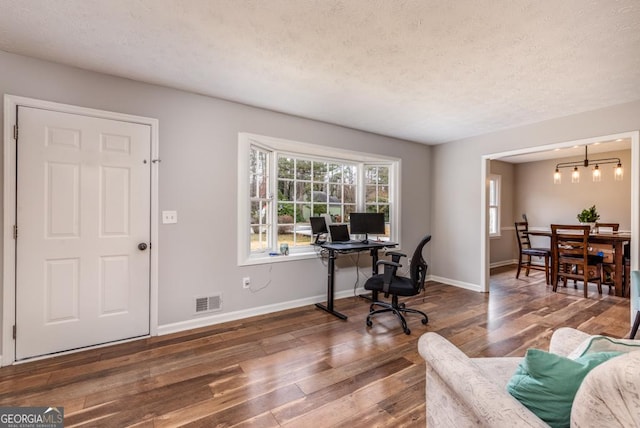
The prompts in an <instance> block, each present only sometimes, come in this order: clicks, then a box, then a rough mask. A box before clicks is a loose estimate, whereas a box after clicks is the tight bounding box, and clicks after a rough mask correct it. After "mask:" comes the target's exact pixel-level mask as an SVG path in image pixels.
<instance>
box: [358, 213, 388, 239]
mask: <svg viewBox="0 0 640 428" xmlns="http://www.w3.org/2000/svg"><path fill="white" fill-rule="evenodd" d="M349 228H350V229H351V233H353V234H354V235H365V238H364V240H365V241H367V240H368V235H369V234H373V235H376V234H377V235H384V234H385V232H386V230H385V224H384V213H351V215H350V216H349Z"/></svg>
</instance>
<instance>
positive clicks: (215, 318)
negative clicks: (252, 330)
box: [158, 288, 367, 336]
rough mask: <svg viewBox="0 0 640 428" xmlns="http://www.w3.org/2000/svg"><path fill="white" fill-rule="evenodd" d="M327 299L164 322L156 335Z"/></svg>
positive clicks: (348, 294)
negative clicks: (169, 322)
mask: <svg viewBox="0 0 640 428" xmlns="http://www.w3.org/2000/svg"><path fill="white" fill-rule="evenodd" d="M360 293H367V291H366V290H365V289H364V288H357V289H356V290H355V294H356V295H358V294H360ZM353 295H354V291H353V289H351V290H344V291H338V292H336V293H335V297H334V298H335V299H343V298H345V297H353ZM326 301H327V295H326V294H322V295H319V296H313V297H307V298H304V299H298V300H290V301H288V302H282V303H274V304H272V305H265V306H258V307H256V308H250V309H243V310H240V311H234V312H227V313H222V314H216V315H210V316H206V317H198V318H194V319H191V320H186V321H180V322H176V323H171V324H165V325H161V326H158V335H159V336H162V335H164V334H170V333H178V332H181V331H185V330H190V329H194V328H200V327H208V326H211V325H215V324H220V323H223V322H228V321H236V320H239V319H244V318H249V317H254V316H257V315H265V314H270V313H273V312H278V311H284V310H287V309H294V308H299V307H302V306H307V305H312V304H314V303H322V302H326Z"/></svg>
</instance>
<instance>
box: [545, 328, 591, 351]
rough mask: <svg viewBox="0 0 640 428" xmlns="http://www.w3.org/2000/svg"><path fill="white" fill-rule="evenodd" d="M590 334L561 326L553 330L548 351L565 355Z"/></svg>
mask: <svg viewBox="0 0 640 428" xmlns="http://www.w3.org/2000/svg"><path fill="white" fill-rule="evenodd" d="M590 337H591V335H590V334H587V333H585V332H582V331H580V330H576V329H575V328H571V327H561V328H559V329H557V330H555V331H554V332H553V335H552V336H551V343H549V352H552V353H554V354H556V355H561V356H563V357H566V356H567V355H569V354H570V353H572V352H573V351H574V350H575V349H576V348H577V347H578V346H579V345H580V344H581V343H582V342H584V341H585V340H587V339H588V338H590Z"/></svg>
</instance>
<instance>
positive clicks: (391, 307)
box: [366, 301, 429, 335]
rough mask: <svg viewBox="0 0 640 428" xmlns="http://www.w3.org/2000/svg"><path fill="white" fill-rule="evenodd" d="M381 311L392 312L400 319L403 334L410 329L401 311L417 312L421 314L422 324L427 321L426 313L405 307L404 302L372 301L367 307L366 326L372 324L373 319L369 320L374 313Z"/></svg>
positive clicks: (406, 312) (409, 331)
mask: <svg viewBox="0 0 640 428" xmlns="http://www.w3.org/2000/svg"><path fill="white" fill-rule="evenodd" d="M376 306H378V307H379V309H376ZM383 312H391V313H393V314H394V315H395V316H396V317H397V318H398V321H400V325H401V326H402V330H403V331H404V333H405V334H407V335H409V334H411V329H409V327H408V326H407V320H406V319H405V318H404V315H403V313H405V314H408V313H412V314H418V315H422V320H421V321H422V324H423V325H426V324H427V323H428V322H429V317H427V314H425V313H424V312H422V311H419V310H417V309H411V308H407V307H405V305H404V304H401V305H399V304H397V302H396V304H393V303H388V302H377V301H376V302H373V303H372V304H371V306H370V308H369V315H367V320H366V324H367V327H371V326H373V321H372V320H371V318H372V317H373V316H374V315H376V314H380V313H383Z"/></svg>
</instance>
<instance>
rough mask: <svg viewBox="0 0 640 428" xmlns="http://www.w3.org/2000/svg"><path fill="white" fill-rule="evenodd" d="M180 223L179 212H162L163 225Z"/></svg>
mask: <svg viewBox="0 0 640 428" xmlns="http://www.w3.org/2000/svg"><path fill="white" fill-rule="evenodd" d="M177 222H178V211H162V224H173V223H177Z"/></svg>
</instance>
